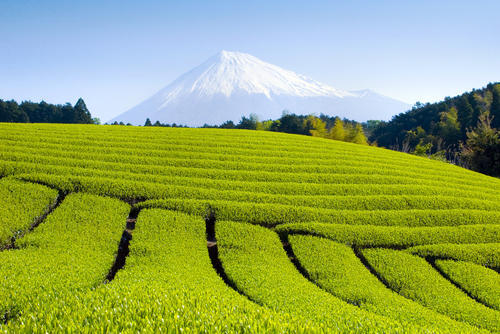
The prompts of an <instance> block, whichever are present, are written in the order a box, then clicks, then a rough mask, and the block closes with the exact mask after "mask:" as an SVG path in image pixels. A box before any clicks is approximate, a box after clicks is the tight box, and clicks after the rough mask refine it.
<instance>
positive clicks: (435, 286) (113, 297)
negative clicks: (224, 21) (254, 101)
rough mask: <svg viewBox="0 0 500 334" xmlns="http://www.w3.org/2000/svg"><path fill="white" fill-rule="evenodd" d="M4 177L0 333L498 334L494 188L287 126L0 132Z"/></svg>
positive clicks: (498, 194) (448, 168)
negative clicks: (209, 220) (211, 239)
mask: <svg viewBox="0 0 500 334" xmlns="http://www.w3.org/2000/svg"><path fill="white" fill-rule="evenodd" d="M0 176H1V177H3V179H2V180H0V195H1V196H2V199H3V201H2V206H1V207H0V213H1V216H0V217H1V218H0V223H1V225H0V259H1V261H0V263H1V264H2V265H1V267H0V276H1V277H5V279H4V280H2V282H1V283H0V295H1V296H2V298H1V302H0V314H1V315H2V319H0V320H2V321H0V322H1V323H2V324H0V330H2V331H5V332H22V331H24V332H54V331H56V332H59V331H74V332H82V331H83V332H104V331H110V332H117V331H122V332H138V331H143V332H158V331H162V330H163V331H168V332H183V331H191V332H249V333H257V332H280V333H282V332H354V331H356V332H358V331H359V332H381V331H384V332H444V333H446V332H453V333H455V332H478V331H479V332H480V331H484V332H488V331H490V332H499V331H500V328H499V323H500V311H499V304H498V303H499V298H500V292H499V290H498V286H499V284H498V277H499V274H498V271H499V269H500V246H499V245H500V180H498V179H493V178H490V177H487V176H484V175H481V174H477V173H473V172H471V171H467V170H464V169H461V168H458V167H456V166H452V165H448V164H444V163H440V162H436V161H431V160H428V159H424V158H419V157H415V156H410V155H405V154H401V153H398V152H393V151H387V150H384V149H379V148H373V147H365V146H361V145H359V146H358V145H354V144H350V143H344V142H336V141H331V140H323V139H318V138H311V137H304V136H295V135H287V134H281V133H269V132H259V131H242V130H219V129H177V128H154V127H146V128H140V127H117V126H114V127H111V126H79V125H44V124H31V125H24V124H0ZM124 200H125V201H127V202H128V203H134V206H135V207H136V209H135V210H140V213H139V216H138V220H137V223H136V228H135V229H134V230H133V231H131V233H132V240H131V241H130V245H129V255H128V257H127V258H126V264H125V266H124V268H123V269H120V270H118V272H117V274H116V276H115V277H114V279H113V280H112V281H108V280H107V279H106V277H108V276H107V275H108V273H109V272H110V269H111V268H112V267H114V264H116V263H118V260H117V259H118V258H119V257H120V256H121V255H123V254H122V253H118V250H119V249H122V250H123V245H120V241H123V238H122V232H123V230H124V229H125V228H126V227H127V225H126V219H127V217H128V214H129V212H130V210H131V207H130V205H129V204H127V203H125V201H124ZM47 214H48V216H47ZM207 216H211V217H213V218H215V237H216V239H217V248H216V251H215V252H213V249H212V252H211V253H210V255H211V256H212V258H210V257H209V252H208V251H207V234H206V225H205V221H204V218H205V217H207ZM218 272H219V274H220V275H222V276H223V278H224V279H223V278H221V277H219V276H218V275H217V273H218Z"/></svg>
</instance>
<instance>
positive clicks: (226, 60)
mask: <svg viewBox="0 0 500 334" xmlns="http://www.w3.org/2000/svg"><path fill="white" fill-rule="evenodd" d="M374 95H376V96H375V97H376V98H375V99H374ZM369 101H376V103H375V105H371V106H370V103H367V102H369ZM380 104H382V105H383V106H382V113H380V112H376V110H377V109H380V108H379V106H377V105H380ZM407 107H408V106H407V105H406V104H404V103H402V102H399V101H396V100H392V99H390V98H386V97H382V96H380V95H377V94H376V93H374V92H372V91H368V90H365V91H357V92H349V91H344V90H339V89H336V88H333V87H331V86H329V85H325V84H322V83H320V82H317V81H315V80H313V79H310V78H308V77H306V76H303V75H300V74H296V73H294V72H292V71H289V70H285V69H283V68H281V67H278V66H276V65H273V64H269V63H266V62H264V61H262V60H260V59H258V58H257V57H254V56H252V55H250V54H247V53H242V52H230V51H220V52H219V53H217V54H216V55H214V56H212V57H210V58H209V59H207V60H206V61H205V62H204V63H202V64H201V65H199V66H197V67H195V68H194V69H192V70H191V71H189V72H187V73H185V74H183V75H182V76H180V77H179V78H178V79H176V80H175V81H173V82H172V83H171V84H169V85H168V86H166V87H165V88H163V89H162V90H160V91H159V92H158V93H156V94H155V95H153V96H152V97H151V98H149V99H148V100H146V101H144V102H142V103H141V104H139V105H138V106H136V107H134V108H132V109H130V110H129V111H127V112H125V113H123V114H122V115H120V116H118V117H116V118H115V119H113V120H111V121H115V120H116V121H123V122H130V123H133V124H143V123H144V121H145V119H146V118H150V120H151V121H153V122H154V121H156V120H159V121H161V122H164V123H174V122H175V123H178V124H179V123H180V124H186V125H191V126H197V125H202V124H204V123H209V124H220V123H222V122H224V121H226V120H232V121H238V120H239V119H240V118H241V116H244V115H248V114H250V113H255V114H257V115H258V116H259V117H261V118H262V119H269V118H278V117H280V116H281V113H282V111H283V110H284V109H287V110H289V111H290V112H294V113H297V114H311V113H316V114H320V113H324V114H329V115H335V116H340V117H347V118H350V119H355V120H366V119H387V118H388V117H390V116H392V115H393V114H396V113H399V112H402V111H404V110H405V109H407ZM374 111H375V112H374Z"/></svg>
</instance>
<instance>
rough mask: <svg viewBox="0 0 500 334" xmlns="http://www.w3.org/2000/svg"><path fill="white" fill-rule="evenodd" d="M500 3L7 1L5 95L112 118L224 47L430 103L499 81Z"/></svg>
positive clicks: (2, 34) (0, 19) (2, 60)
mask: <svg viewBox="0 0 500 334" xmlns="http://www.w3.org/2000/svg"><path fill="white" fill-rule="evenodd" d="M499 13H500V1H499V0H476V1H462V0H453V1H448V0H445V1H439V0H433V1H428V0H415V1H412V0H399V1H384V0H380V1H379V0H366V1H361V0H351V1H348V0H345V1H314V0H309V1H293V0H286V1H270V0H264V1H259V0H252V1H236V0H234V1H216V0H211V1H208V0H207V1H190V0H184V1H176V2H173V1H165V0H164V1H148V0H143V1H127V0H120V1H105V0H102V1H94V0H86V1H77V0H74V1H68V0H65V1H62V0H60V1H58V0H0V99H15V100H18V101H21V100H32V101H40V100H42V99H44V100H45V101H47V102H51V103H64V102H71V103H72V104H73V103H75V102H76V100H77V99H78V97H83V98H84V100H85V101H86V103H87V106H88V107H89V109H90V111H91V112H92V114H93V115H94V116H97V117H100V118H101V119H102V120H103V121H107V120H109V119H110V118H112V117H113V116H116V115H118V114H119V113H121V112H124V111H125V110H127V109H129V108H131V107H133V106H134V105H136V104H137V103H139V102H141V101H142V100H144V99H145V98H147V97H149V96H151V95H152V94H153V93H155V92H156V91H158V90H159V89H161V88H162V87H164V86H166V85H167V84H168V83H170V82H171V81H172V80H174V79H175V78H177V77H178V76H179V75H181V74H182V73H184V72H186V71H188V70H190V69H191V68H192V67H194V66H196V65H198V64H200V63H201V62H203V61H204V60H206V59H207V58H208V57H210V56H211V55H213V54H215V53H217V52H218V51H220V50H223V49H224V50H229V51H241V52H247V53H250V54H252V55H254V56H256V57H258V58H260V59H262V60H264V61H267V62H270V63H273V64H275V65H278V66H281V67H283V68H285V69H289V70H292V71H295V72H297V73H300V74H304V75H306V76H309V77H311V78H313V79H315V80H318V81H320V82H323V83H326V84H330V85H332V86H334V87H336V88H340V89H348V90H351V89H364V88H370V89H373V90H375V91H377V92H379V93H382V94H384V95H387V96H391V97H394V98H397V99H400V100H402V101H405V102H407V103H410V104H413V103H415V102H416V101H421V102H433V101H438V100H441V99H443V98H444V97H445V96H454V95H457V94H460V93H462V92H464V91H468V90H471V89H472V88H481V87H483V86H484V85H486V84H487V83H488V82H493V81H500V19H499Z"/></svg>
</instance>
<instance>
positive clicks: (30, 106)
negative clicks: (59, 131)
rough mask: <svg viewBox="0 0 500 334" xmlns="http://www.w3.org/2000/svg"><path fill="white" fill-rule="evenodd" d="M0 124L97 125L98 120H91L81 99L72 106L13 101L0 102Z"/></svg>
mask: <svg viewBox="0 0 500 334" xmlns="http://www.w3.org/2000/svg"><path fill="white" fill-rule="evenodd" d="M0 122H12V123H68V124H69V123H76V124H98V123H99V119H97V118H92V116H91V114H90V111H89V110H88V109H87V106H86V105H85V102H84V101H83V99H82V98H80V99H78V101H77V102H76V103H75V105H74V106H72V105H71V104H70V103H66V104H63V105H61V104H50V103H47V102H45V101H42V102H40V103H35V102H31V101H24V102H21V103H20V104H18V103H17V102H16V101H14V100H10V101H4V100H0Z"/></svg>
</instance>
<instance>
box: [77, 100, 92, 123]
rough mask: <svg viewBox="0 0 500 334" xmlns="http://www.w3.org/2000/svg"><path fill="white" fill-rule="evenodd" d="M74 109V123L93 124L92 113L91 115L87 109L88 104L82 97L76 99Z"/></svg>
mask: <svg viewBox="0 0 500 334" xmlns="http://www.w3.org/2000/svg"><path fill="white" fill-rule="evenodd" d="M73 109H74V111H73V112H74V118H73V123H79V124H92V123H93V121H92V115H90V111H89V110H88V109H87V105H86V104H85V102H84V101H83V99H82V98H79V99H78V101H76V104H75V106H74V107H73Z"/></svg>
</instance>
